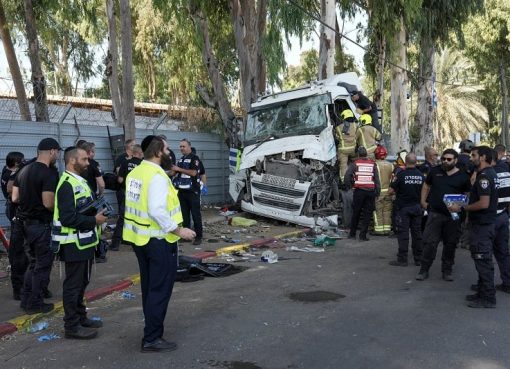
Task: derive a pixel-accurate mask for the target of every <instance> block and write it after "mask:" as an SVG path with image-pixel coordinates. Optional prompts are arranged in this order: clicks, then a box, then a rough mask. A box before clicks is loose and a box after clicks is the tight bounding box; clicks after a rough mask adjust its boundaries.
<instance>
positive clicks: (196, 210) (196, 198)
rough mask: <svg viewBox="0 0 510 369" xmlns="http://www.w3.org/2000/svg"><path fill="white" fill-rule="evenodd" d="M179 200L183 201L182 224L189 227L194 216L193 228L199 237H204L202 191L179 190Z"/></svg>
mask: <svg viewBox="0 0 510 369" xmlns="http://www.w3.org/2000/svg"><path fill="white" fill-rule="evenodd" d="M178 195H179V202H180V203H181V212H182V220H183V222H182V225H183V227H186V228H189V227H190V225H191V218H190V213H191V216H192V217H193V228H195V233H196V234H197V238H202V235H203V230H202V213H201V212H200V193H194V192H193V191H183V190H179V192H178Z"/></svg>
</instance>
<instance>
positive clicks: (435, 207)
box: [416, 149, 471, 281]
mask: <svg viewBox="0 0 510 369" xmlns="http://www.w3.org/2000/svg"><path fill="white" fill-rule="evenodd" d="M458 156H459V154H458V153H457V151H455V150H453V149H446V150H445V151H443V155H441V165H438V166H436V167H433V168H431V170H430V172H429V174H428V175H427V178H426V180H425V183H424V184H423V187H422V190H421V206H422V208H423V209H425V210H427V212H428V219H427V224H426V225H425V229H424V231H423V253H422V259H421V268H420V272H419V273H418V275H417V276H416V280H418V281H423V280H425V279H427V278H428V277H429V269H430V267H431V265H432V263H433V262H434V259H435V258H436V252H437V246H438V244H439V242H440V241H443V253H442V256H441V271H442V274H443V280H445V281H453V276H452V269H453V264H454V263H455V247H456V245H457V241H458V240H459V236H460V220H459V219H453V218H452V215H451V213H450V211H449V210H448V209H447V208H446V205H445V203H444V201H443V196H444V195H446V194H464V193H467V192H468V191H469V189H470V184H471V183H470V180H469V176H468V175H467V174H466V173H465V172H464V171H462V170H460V169H459V168H457V159H458Z"/></svg>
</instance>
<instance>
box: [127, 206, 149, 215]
mask: <svg viewBox="0 0 510 369" xmlns="http://www.w3.org/2000/svg"><path fill="white" fill-rule="evenodd" d="M124 209H125V211H126V213H129V214H133V215H136V216H138V217H140V218H148V217H149V213H146V212H144V211H141V210H138V209H135V208H133V207H131V206H126V207H125V208H124Z"/></svg>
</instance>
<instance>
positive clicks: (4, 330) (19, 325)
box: [0, 228, 311, 338]
mask: <svg viewBox="0 0 510 369" xmlns="http://www.w3.org/2000/svg"><path fill="white" fill-rule="evenodd" d="M310 231H311V230H310V229H309V228H303V229H300V230H297V231H292V232H288V233H283V234H280V235H276V236H273V237H270V238H260V239H257V240H253V241H252V242H249V243H241V244H237V245H232V246H225V247H220V248H219V249H218V250H216V251H203V252H199V253H196V254H193V255H191V256H192V257H195V258H197V259H208V258H211V257H215V256H221V255H226V254H231V253H232V252H236V251H246V250H248V249H249V248H250V247H251V248H259V247H262V246H265V245H267V244H269V243H273V242H275V241H277V240H280V239H282V238H288V237H296V236H299V235H302V234H306V233H309V232H310ZM138 283H140V274H134V275H131V276H129V277H127V278H125V279H123V280H120V281H118V282H117V283H115V284H113V285H111V286H106V287H99V288H96V289H94V290H92V291H88V292H87V293H85V300H86V301H87V302H92V301H96V300H99V299H101V298H103V297H105V296H108V295H111V294H112V293H114V292H117V291H122V290H125V289H127V288H129V287H131V286H133V285H136V284H138ZM63 309H64V307H63V305H62V301H60V302H58V303H56V304H55V308H54V309H53V310H52V311H50V312H49V313H46V314H42V313H41V314H34V315H22V316H19V317H17V318H14V319H11V320H8V321H7V322H3V323H0V338H1V337H3V336H6V335H8V334H12V333H15V332H16V331H20V330H23V329H26V328H28V327H30V325H31V324H32V323H34V322H36V321H38V320H40V319H42V318H48V317H50V316H52V315H54V314H56V313H58V312H60V311H62V310H63Z"/></svg>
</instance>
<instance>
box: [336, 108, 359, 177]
mask: <svg viewBox="0 0 510 369" xmlns="http://www.w3.org/2000/svg"><path fill="white" fill-rule="evenodd" d="M340 117H341V118H342V120H341V122H340V124H339V125H338V126H337V127H336V128H335V137H336V140H337V142H338V148H337V156H338V169H339V175H340V181H343V179H344V176H345V172H346V171H347V166H348V163H349V159H352V158H353V157H354V154H355V150H356V129H357V124H356V120H355V118H354V114H353V112H352V111H351V110H349V109H345V110H344V111H342V112H341V113H340Z"/></svg>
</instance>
